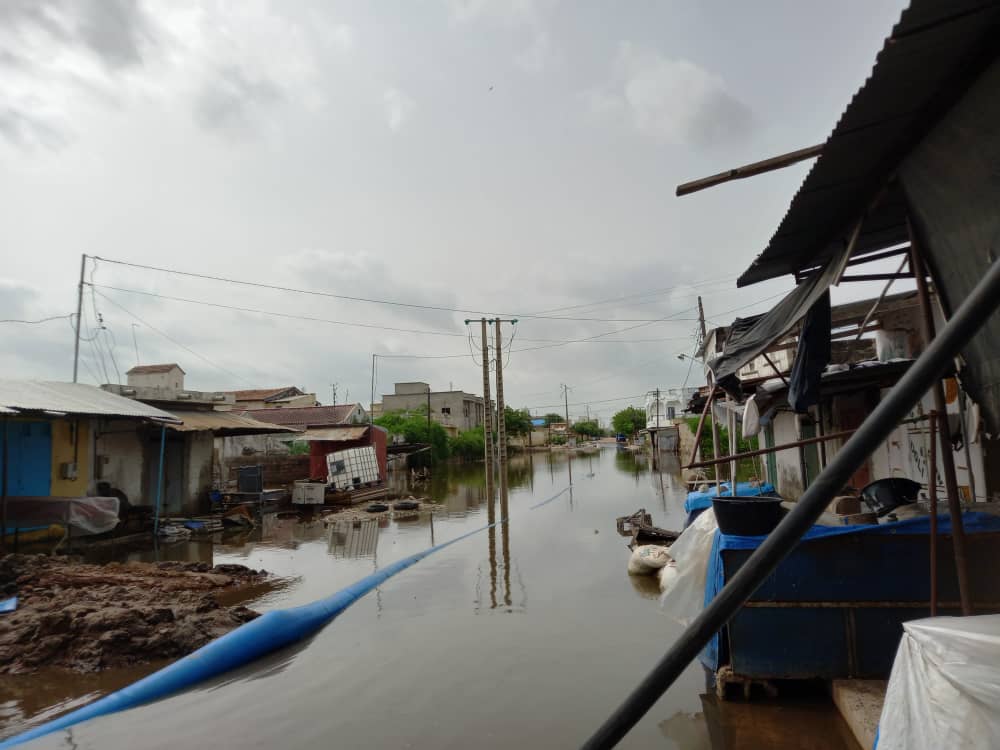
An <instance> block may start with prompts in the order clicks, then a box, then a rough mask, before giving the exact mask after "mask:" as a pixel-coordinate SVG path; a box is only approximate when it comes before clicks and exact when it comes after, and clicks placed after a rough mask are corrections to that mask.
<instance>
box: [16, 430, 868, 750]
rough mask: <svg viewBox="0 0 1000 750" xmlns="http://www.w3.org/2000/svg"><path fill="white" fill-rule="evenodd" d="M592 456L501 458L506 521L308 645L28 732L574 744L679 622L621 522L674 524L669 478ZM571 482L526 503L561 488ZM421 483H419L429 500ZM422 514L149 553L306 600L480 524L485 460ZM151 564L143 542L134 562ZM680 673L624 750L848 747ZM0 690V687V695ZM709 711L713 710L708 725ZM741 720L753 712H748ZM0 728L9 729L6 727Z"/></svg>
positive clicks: (367, 602) (281, 528)
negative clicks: (268, 581)
mask: <svg viewBox="0 0 1000 750" xmlns="http://www.w3.org/2000/svg"><path fill="white" fill-rule="evenodd" d="M664 468H665V469H666V471H655V470H651V468H650V466H649V465H648V459H647V458H645V457H643V456H635V455H633V454H630V453H624V452H618V451H616V450H615V449H614V448H613V447H610V446H609V447H605V448H603V449H602V450H600V451H598V452H595V453H593V454H590V455H586V454H577V455H575V456H572V457H571V458H569V457H567V456H566V454H565V453H560V454H547V453H536V454H531V455H526V456H519V457H516V458H514V459H513V460H512V462H511V467H510V491H509V515H510V522H509V524H507V525H506V526H505V527H501V528H500V529H497V530H496V531H495V533H494V534H489V533H487V532H482V533H480V534H477V535H474V536H472V537H471V538H469V539H466V540H463V541H462V542H460V543H458V544H455V545H452V546H450V547H448V548H447V549H445V550H442V551H441V552H439V553H437V554H435V555H432V556H431V557H429V558H427V559H425V560H423V561H422V562H420V563H418V564H417V565H416V566H414V567H412V568H410V569H408V570H406V571H404V572H403V573H401V574H399V575H397V576H396V577H394V578H392V579H390V580H389V581H388V582H386V583H385V584H384V585H382V586H381V587H379V588H378V589H377V590H376V591H373V592H371V593H370V594H368V595H367V596H365V597H364V598H363V599H361V600H360V601H358V602H357V603H355V604H354V605H353V606H351V607H350V608H349V609H348V610H347V611H346V612H345V613H344V614H342V615H341V616H340V617H338V618H337V619H336V620H334V621H333V622H332V623H330V624H329V625H328V626H327V627H326V628H324V629H323V630H322V631H321V632H319V633H318V634H316V635H315V636H314V637H313V638H311V639H310V640H309V641H308V642H306V643H303V644H300V645H298V646H296V647H294V648H289V649H285V650H283V651H281V652H279V653H276V654H274V655H272V656H271V657H269V658H267V659H265V660H263V661H260V662H257V663H255V664H253V665H251V666H249V667H246V668H244V669H242V670H240V671H239V672H237V673H233V674H229V675H226V676H225V677H224V678H222V679H219V680H217V681H215V682H214V683H211V684H207V685H203V686H201V687H199V688H197V689H194V690H191V691H189V692H187V693H184V694H181V695H177V696H174V697H172V698H170V699H167V700H164V701H160V702H158V703H155V704H152V705H149V706H145V707H142V708H139V709H135V710H133V711H129V712H126V713H123V714H118V715H113V716H108V717H104V718H101V719H97V720H95V721H92V722H89V723H88V724H85V725H82V726H78V727H76V728H74V729H73V730H72V737H71V738H70V737H68V736H67V734H66V733H63V734H62V735H53V736H51V737H50V738H45V739H42V740H40V741H39V742H38V743H36V745H35V746H38V747H57V746H58V747H63V746H65V743H66V741H67V739H70V740H71V744H72V745H73V746H74V747H77V748H131V747H135V746H136V741H137V739H139V738H141V741H140V742H139V743H138V744H139V745H141V746H142V747H147V748H154V747H155V748H159V747H162V748H172V749H174V748H178V747H191V746H200V745H203V744H204V743H205V742H206V741H209V742H211V743H212V744H216V745H221V746H225V747H262V748H271V747H284V748H311V747H318V746H332V745H336V746H338V747H345V748H353V747H376V748H396V747H413V748H424V747H428V748H466V747H472V746H475V747H481V748H494V747H495V748H501V747H511V746H520V747H523V748H535V747H575V746H577V745H579V743H580V742H581V741H582V740H583V739H585V738H586V736H587V735H588V733H589V732H590V731H592V730H593V729H594V728H595V727H596V726H597V725H598V724H599V723H600V721H601V720H602V719H603V718H604V717H605V716H606V715H607V714H608V713H609V712H610V711H611V710H612V709H613V708H614V707H615V706H616V705H617V703H618V702H619V701H620V700H621V699H622V698H623V697H624V696H625V695H626V694H627V693H628V692H629V690H630V689H631V688H632V687H634V685H635V683H636V682H637V680H638V679H639V678H640V677H641V676H642V675H643V674H645V672H646V671H647V670H648V669H649V667H650V666H651V662H652V660H653V659H655V658H656V657H657V656H658V655H660V654H661V653H662V652H663V650H664V649H665V648H666V647H667V646H668V645H669V643H670V642H671V641H672V640H673V639H674V638H676V637H677V635H678V633H679V628H678V626H676V625H675V624H674V623H673V622H672V621H671V620H670V619H669V618H668V617H667V616H666V615H665V614H664V613H663V611H662V610H661V609H660V607H659V603H658V601H657V592H656V589H655V587H654V586H652V585H650V582H649V581H646V580H636V579H630V578H629V577H628V576H627V575H626V573H625V563H626V559H627V555H628V552H627V550H626V548H625V546H624V543H623V540H622V538H621V537H619V536H618V535H617V534H616V533H615V529H614V519H615V517H616V516H619V515H624V514H626V513H631V512H633V511H634V510H636V509H637V508H639V507H645V508H646V509H647V510H648V511H650V512H652V513H653V516H654V520H655V522H656V523H658V524H659V525H661V526H665V527H668V528H679V527H680V526H681V525H682V524H683V520H684V512H683V508H682V506H683V498H684V490H683V487H682V486H681V484H680V483H679V481H678V479H677V478H676V476H675V475H674V474H672V473H671V472H670V471H669V469H670V468H671V467H664ZM570 475H572V479H573V490H572V493H569V492H567V493H565V494H563V495H561V496H560V497H559V498H558V499H556V500H555V501H553V502H551V503H548V504H547V505H544V506H542V507H539V508H537V509H535V510H531V509H530V508H531V506H533V505H535V504H537V503H539V502H541V501H543V500H545V499H547V498H549V497H551V496H553V495H555V494H556V493H559V492H560V491H562V490H563V489H564V488H566V487H567V486H568V484H569V478H570ZM425 492H426V491H425ZM429 492H430V494H431V496H432V497H433V499H434V501H435V502H438V503H440V504H441V505H442V506H444V507H443V509H442V511H441V512H440V513H438V514H435V515H434V516H433V518H427V517H426V516H424V517H422V518H420V519H419V520H408V521H399V522H392V523H388V524H387V525H385V526H384V527H382V528H377V525H376V528H375V529H374V531H373V530H371V529H369V528H368V527H363V528H362V529H353V528H347V529H338V530H335V531H334V532H333V533H330V532H328V531H326V530H324V528H323V526H322V524H319V523H300V522H297V521H296V520H294V519H278V518H271V519H269V520H268V523H267V525H266V527H265V528H264V529H263V532H262V533H261V532H255V533H253V534H250V535H248V536H247V537H245V538H243V539H237V540H235V541H229V542H228V543H222V544H215V545H214V546H213V545H205V544H194V543H192V544H182V545H178V546H176V547H172V548H170V550H169V551H166V550H162V549H161V550H159V551H158V552H157V553H156V554H159V555H160V556H161V558H162V557H163V555H164V554H169V555H173V556H174V557H175V559H176V558H182V559H200V560H206V561H211V562H214V563H222V562H234V563H241V564H244V565H249V566H251V567H254V568H264V569H266V570H269V571H272V572H274V573H276V574H278V575H280V576H284V577H286V578H287V579H288V581H287V585H285V586H282V587H278V588H276V589H274V590H272V591H270V592H268V593H267V594H265V595H263V596H261V597H259V598H257V599H256V600H254V601H253V602H251V606H254V607H255V608H257V609H259V610H267V609H273V608H278V607H285V606H291V605H296V604H303V603H306V602H309V601H312V600H314V599H316V598H319V597H322V596H325V595H328V594H329V593H331V592H333V591H335V590H337V589H339V588H341V587H343V586H345V585H347V584H349V583H352V582H354V581H356V580H357V579H359V578H361V577H362V576H364V575H367V574H368V573H370V572H372V571H373V570H376V569H378V568H379V567H380V566H383V565H386V564H388V563H391V562H393V561H395V560H398V559H400V558H402V557H405V556H407V555H409V554H411V553H413V552H417V551H419V550H423V549H425V548H427V547H428V546H430V545H431V544H434V543H440V542H442V541H447V540H449V539H452V538H454V537H456V536H459V535H460V534H462V533H464V532H466V531H470V530H472V529H476V528H479V527H481V526H483V525H484V524H485V523H486V521H487V519H488V516H489V512H488V505H487V502H486V487H485V481H484V478H483V475H482V469H481V467H476V466H472V467H457V468H456V467H452V468H449V469H441V470H438V471H437V472H436V474H435V476H434V478H433V480H432V483H431V487H430V491H429ZM127 554H129V555H132V556H139V557H142V556H146V557H145V558H144V559H149V558H148V555H149V554H151V553H150V552H149V551H145V552H131V553H127ZM135 676H137V675H135V674H132V675H105V676H102V677H100V678H95V677H79V676H75V677H73V678H72V679H67V680H64V681H63V682H61V683H60V682H59V681H58V679H57V678H52V677H43V678H42V679H39V680H38V685H37V689H35V690H33V689H32V688H31V687H30V686H28V685H25V684H24V683H21V687H20V688H19V690H18V692H17V693H16V694H12V693H11V692H8V691H7V690H3V689H0V721H3V716H4V715H6V716H7V717H8V720H10V719H11V718H14V719H16V721H13V724H17V725H19V726H23V725H25V724H26V723H33V722H32V719H31V717H32V715H36V720H37V717H38V716H40V715H45V716H46V717H48V716H50V715H52V714H54V713H56V712H58V711H59V710H61V709H62V708H65V707H69V706H70V705H75V704H77V703H79V702H80V701H81V700H83V699H84V697H87V698H89V697H91V696H93V695H95V694H98V693H100V692H104V691H106V690H109V689H113V688H114V687H116V686H117V683H118V682H119V681H127V678H130V677H135ZM704 686H705V677H704V674H703V672H702V670H701V669H700V667H698V666H692V667H690V668H689V669H688V670H687V671H686V672H685V673H684V675H683V677H682V678H681V679H680V680H679V681H678V683H677V684H676V685H675V686H674V687H673V689H672V690H671V691H670V692H669V693H668V694H667V695H666V696H665V697H664V698H663V699H661V700H660V702H659V703H658V704H657V705H656V706H655V707H654V708H653V710H652V711H651V712H650V713H649V714H648V715H647V716H646V717H645V719H643V721H642V722H641V723H640V725H639V726H638V727H637V728H636V729H635V730H633V732H632V733H631V734H630V735H629V737H628V738H627V739H626V741H625V742H624V743H623V745H622V746H623V747H637V748H638V747H678V748H721V747H727V748H736V747H760V746H763V745H762V744H761V743H762V742H763V743H764V744H765V745H766V746H768V747H774V748H780V747H789V748H791V747H816V748H851V747H853V743H852V742H851V740H850V739H849V738H848V736H847V732H846V729H845V728H844V726H843V725H842V722H840V720H839V719H837V718H836V716H835V715H834V714H833V712H832V711H831V710H830V708H829V706H828V705H827V704H826V703H825V702H824V701H819V702H816V701H806V702H798V703H796V704H792V705H789V704H782V705H780V706H753V707H752V713H748V711H747V709H751V707H750V706H738V705H737V706H735V707H734V709H733V710H730V708H729V707H728V705H727V704H723V705H719V704H717V703H716V702H715V701H714V700H713V699H711V698H709V697H708V696H706V695H704V694H705V693H706V691H705V689H704ZM4 692H6V695H4ZM706 717H708V720H706ZM751 717H752V718H751ZM9 733H10V726H8V727H7V728H6V729H5V730H4V731H2V734H3V735H6V734H9Z"/></svg>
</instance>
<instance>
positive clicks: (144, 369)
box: [125, 362, 187, 375]
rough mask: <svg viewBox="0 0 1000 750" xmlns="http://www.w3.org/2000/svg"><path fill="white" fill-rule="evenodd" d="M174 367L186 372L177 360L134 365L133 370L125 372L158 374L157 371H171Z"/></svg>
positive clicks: (127, 373) (131, 373)
mask: <svg viewBox="0 0 1000 750" xmlns="http://www.w3.org/2000/svg"><path fill="white" fill-rule="evenodd" d="M174 368H177V369H178V370H180V371H181V372H184V369H183V368H182V367H181V366H180V365H179V364H177V363H176V362H166V363H164V364H161V365H136V366H135V367H133V368H132V369H131V370H129V371H128V372H126V373H125V374H126V375H153V374H156V373H164V372H170V371H171V370H173V369H174ZM184 374H185V375H187V373H186V372H184Z"/></svg>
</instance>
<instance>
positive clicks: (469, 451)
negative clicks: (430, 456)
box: [448, 427, 486, 461]
mask: <svg viewBox="0 0 1000 750" xmlns="http://www.w3.org/2000/svg"><path fill="white" fill-rule="evenodd" d="M448 447H449V448H450V449H451V455H453V456H457V457H458V458H460V459H462V460H463V461H476V460H478V459H481V458H483V456H485V455H486V433H485V432H484V431H483V428H482V427H473V428H472V429H471V430H466V431H465V432H460V433H459V434H457V435H456V436H455V437H453V438H449V439H448Z"/></svg>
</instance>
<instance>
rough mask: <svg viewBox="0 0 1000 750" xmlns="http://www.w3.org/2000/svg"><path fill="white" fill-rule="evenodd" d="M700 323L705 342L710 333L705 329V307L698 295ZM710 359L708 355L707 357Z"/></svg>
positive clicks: (706, 358) (702, 339)
mask: <svg viewBox="0 0 1000 750" xmlns="http://www.w3.org/2000/svg"><path fill="white" fill-rule="evenodd" d="M698 324H699V325H700V326H701V341H702V343H704V341H705V337H706V336H707V335H708V333H707V332H706V331H705V308H704V307H702V306H701V297H698ZM705 360H706V361H708V357H705Z"/></svg>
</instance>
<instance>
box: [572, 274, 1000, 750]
mask: <svg viewBox="0 0 1000 750" xmlns="http://www.w3.org/2000/svg"><path fill="white" fill-rule="evenodd" d="M918 275H919V274H918ZM998 305H1000V261H996V262H994V263H993V264H992V265H991V266H990V268H989V269H988V270H987V272H986V273H985V274H984V276H983V277H982V279H981V280H980V282H979V283H978V284H976V287H975V288H974V289H973V290H972V292H971V293H970V294H969V295H968V296H967V297H966V298H965V301H964V302H963V303H962V305H961V307H959V308H958V310H957V311H956V312H955V315H954V316H953V317H952V319H951V320H950V321H949V322H948V324H947V325H946V326H945V327H944V329H942V331H941V334H940V335H939V336H938V337H937V338H936V339H935V340H934V341H932V342H931V343H930V345H929V346H928V347H927V348H926V349H925V350H924V353H923V354H922V355H921V356H920V358H919V359H918V360H917V361H916V362H914V364H913V366H912V367H911V368H910V369H909V371H908V372H907V373H906V374H905V375H904V376H903V377H902V378H901V379H900V381H899V382H898V383H897V384H896V386H895V387H894V388H893V389H892V390H891V391H890V392H889V394H888V395H887V396H886V397H885V398H884V399H882V401H881V402H879V404H878V406H876V407H875V410H874V411H873V412H872V414H871V415H870V416H869V417H868V419H866V420H865V421H864V423H863V424H862V425H861V427H860V428H859V429H858V431H857V432H856V433H855V435H854V437H852V438H851V439H850V440H848V441H847V443H846V444H845V445H844V447H843V448H842V449H841V450H840V451H838V452H837V455H836V456H834V457H833V460H832V461H830V465H829V466H827V467H826V469H825V470H824V471H823V472H822V473H821V474H820V475H819V477H817V479H816V481H815V482H813V483H812V485H811V486H810V487H809V488H808V489H807V490H806V491H805V493H804V494H803V495H802V497H801V498H800V499H799V501H798V502H797V503H795V507H794V508H793V509H792V510H791V511H789V513H788V515H786V516H785V517H784V519H782V521H781V523H780V524H778V527H777V528H776V529H775V530H774V531H772V532H771V534H770V535H769V536H768V537H767V539H765V540H764V542H763V543H762V544H761V545H760V547H758V548H757V549H756V550H755V551H754V553H753V554H752V555H751V556H750V557H749V559H747V561H746V562H745V563H744V564H743V566H742V567H741V568H740V569H739V570H738V571H737V572H736V574H735V575H734V576H733V577H732V578H731V579H730V580H729V582H728V583H727V584H726V585H725V587H724V588H723V589H722V591H720V592H719V594H718V595H717V596H716V597H715V598H714V599H713V600H712V601H711V602H710V603H709V604H708V605H707V606H706V607H705V609H704V610H702V612H701V614H700V615H698V617H696V618H695V620H694V622H692V623H691V625H690V626H689V627H688V628H687V629H686V630H685V631H684V633H683V634H681V636H680V638H678V639H677V640H676V641H674V643H673V645H672V646H671V648H670V650H669V651H668V652H667V653H666V654H665V655H664V656H663V658H662V659H660V661H659V662H658V663H657V664H656V666H655V667H654V668H653V670H652V671H651V672H650V673H649V674H648V675H647V676H646V677H645V678H644V679H643V680H642V682H640V683H639V685H638V687H636V689H635V690H634V691H633V692H632V694H631V695H629V696H628V698H627V699H626V700H625V702H624V703H622V705H621V706H619V707H618V708H617V709H616V710H615V712H614V713H613V714H612V715H611V716H610V717H609V718H608V719H607V721H605V722H604V724H602V725H601V727H600V728H599V729H598V730H597V731H596V732H595V733H594V734H593V735H592V736H591V737H590V739H588V740H587V741H586V742H585V743H584V745H583V747H584V749H585V750H595V749H596V748H609V747H614V746H615V745H616V744H617V743H618V741H619V740H621V739H622V737H624V736H625V734H626V733H627V732H628V731H629V729H631V728H632V727H633V726H634V725H635V724H636V722H638V721H639V719H641V718H642V717H643V715H645V713H646V712H647V711H648V710H649V709H650V708H651V707H652V706H653V704H654V703H656V701H657V700H658V699H659V698H660V696H661V695H663V693H664V692H666V690H667V688H669V687H670V685H672V684H673V682H674V681H675V680H676V679H677V678H678V677H679V676H680V674H681V672H683V671H684V669H685V668H686V667H687V665H688V664H690V663H691V660H692V659H694V658H695V657H697V655H698V653H699V652H700V651H701V650H702V649H703V648H704V647H705V645H706V644H707V643H708V642H709V641H710V640H711V638H712V637H713V636H714V635H715V634H716V633H717V632H719V629H720V628H721V627H722V626H723V625H725V624H726V623H727V622H728V621H729V620H730V618H732V617H733V615H735V614H736V612H737V611H738V610H739V609H740V607H742V606H743V604H744V603H745V602H746V601H747V599H749V598H750V596H751V595H753V593H754V592H755V591H756V590H757V589H758V588H759V587H760V585H761V584H762V583H763V582H764V581H765V579H766V578H767V577H768V576H769V575H770V574H771V573H772V572H773V571H774V569H775V568H777V566H778V564H779V563H780V562H781V561H782V560H783V559H784V558H785V557H786V556H787V555H788V554H789V553H790V552H791V551H792V550H793V549H794V548H795V546H796V544H797V543H798V542H799V540H800V539H801V538H802V535H803V534H805V533H806V532H807V531H808V530H809V529H810V528H812V525H813V524H814V523H815V522H816V521H817V520H818V519H819V517H820V515H822V513H823V511H824V510H825V509H826V507H827V505H828V504H829V502H830V500H832V499H833V498H834V497H835V496H836V495H837V493H838V492H840V490H841V488H842V487H843V486H844V484H845V483H846V482H847V481H848V480H849V479H850V477H851V475H852V474H853V473H854V472H855V471H857V470H858V467H859V466H861V465H862V464H863V463H864V461H865V459H866V458H867V457H868V456H869V455H870V454H871V453H872V451H874V450H876V449H877V448H878V446H879V445H881V444H882V443H883V442H884V441H885V440H886V438H888V437H889V435H890V434H891V433H892V431H893V429H894V428H895V427H896V425H897V424H898V423H899V422H900V421H901V420H903V419H905V417H906V414H907V413H908V412H909V411H910V409H912V408H913V405H914V404H916V403H917V402H918V401H919V400H920V397H921V396H922V395H923V394H924V393H926V392H927V389H928V388H930V387H931V386H932V385H933V384H934V382H935V381H936V380H939V379H940V378H941V374H942V373H943V372H944V371H945V369H946V368H948V367H949V366H950V365H951V362H952V359H953V358H954V357H955V355H957V354H958V353H959V352H960V351H961V350H962V348H963V347H964V346H965V345H966V344H967V343H968V342H969V340H970V339H971V338H972V336H973V335H974V334H975V333H976V331H978V330H979V329H980V328H981V327H982V325H983V323H985V322H986V319H987V318H988V317H989V316H990V315H991V314H992V313H993V312H994V311H995V310H996V309H997V307H998Z"/></svg>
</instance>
